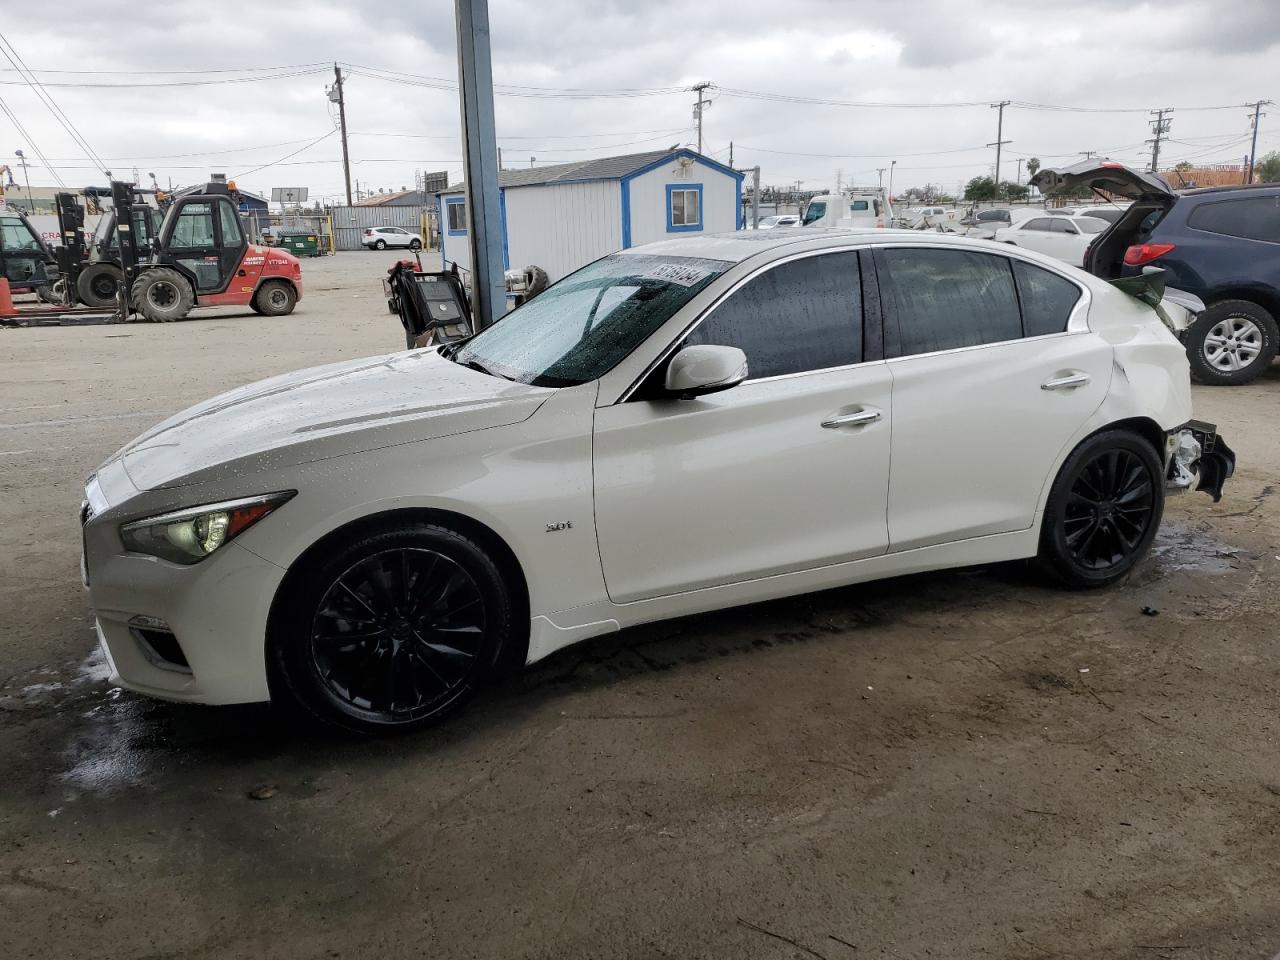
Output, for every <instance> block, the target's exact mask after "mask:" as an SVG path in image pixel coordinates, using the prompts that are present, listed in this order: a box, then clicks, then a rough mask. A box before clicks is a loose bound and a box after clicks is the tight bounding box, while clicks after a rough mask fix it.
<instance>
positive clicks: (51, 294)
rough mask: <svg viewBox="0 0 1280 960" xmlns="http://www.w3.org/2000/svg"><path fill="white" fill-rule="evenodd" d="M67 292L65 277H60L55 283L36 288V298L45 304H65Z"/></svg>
mask: <svg viewBox="0 0 1280 960" xmlns="http://www.w3.org/2000/svg"><path fill="white" fill-rule="evenodd" d="M66 292H67V281H66V279H65V278H63V277H59V278H58V279H57V280H55V281H54V282H53V283H44V284H41V285H40V286H38V287H36V296H37V297H39V298H40V299H41V300H43V301H44V302H45V303H51V304H58V305H60V304H65V303H66V302H67V300H66Z"/></svg>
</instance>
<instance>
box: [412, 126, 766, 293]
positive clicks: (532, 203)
mask: <svg viewBox="0 0 1280 960" xmlns="http://www.w3.org/2000/svg"><path fill="white" fill-rule="evenodd" d="M742 177H743V175H742V174H740V173H738V172H737V171H736V170H732V169H730V168H729V167H726V166H725V165H724V164H722V163H717V162H716V161H715V160H712V159H711V158H710V157H705V156H703V155H701V154H699V153H695V152H694V151H692V150H685V149H677V150H660V151H656V152H650V153H635V154H630V155H628V156H623V157H604V158H601V159H597V160H582V161H579V162H576V163H560V164H556V165H554V166H545V167H536V168H533V169H529V170H503V171H502V172H501V173H500V174H499V176H498V186H499V193H498V196H499V201H500V205H499V209H500V211H501V215H502V262H503V266H504V267H508V268H510V267H517V268H519V267H524V266H528V265H531V264H533V265H537V266H539V267H542V268H543V269H544V270H546V271H547V274H548V275H549V276H550V278H551V279H552V280H558V279H559V278H561V277H563V276H565V275H566V274H568V273H572V272H573V271H574V270H576V269H578V267H581V266H582V265H584V264H587V263H590V262H591V261H592V260H595V259H597V258H599V257H602V256H604V255H605V254H608V253H613V252H614V251H615V250H620V249H625V248H627V247H636V246H639V245H641V244H644V243H651V242H653V241H654V240H662V239H666V238H669V237H673V236H679V235H681V234H688V233H724V232H726V231H731V230H737V229H738V228H739V227H741V225H742V224H741V222H740V216H741V210H742ZM465 194H466V185H465V184H457V185H455V186H452V187H450V188H449V189H447V190H443V191H441V192H440V193H439V194H438V195H437V198H436V199H437V202H438V204H439V207H438V209H439V216H440V223H441V225H442V229H441V237H440V253H441V257H442V259H443V261H444V262H445V264H448V263H449V262H451V261H452V262H455V263H457V264H458V265H459V266H460V267H462V268H464V269H470V268H471V262H470V253H471V252H470V246H469V244H468V243H467V241H466V239H465V238H466V236H467V221H466V216H467V215H466V201H465Z"/></svg>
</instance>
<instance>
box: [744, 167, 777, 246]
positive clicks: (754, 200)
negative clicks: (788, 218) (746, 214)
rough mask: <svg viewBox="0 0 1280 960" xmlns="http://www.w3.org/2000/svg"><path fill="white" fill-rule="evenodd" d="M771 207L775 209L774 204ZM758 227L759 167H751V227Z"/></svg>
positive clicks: (754, 228)
mask: <svg viewBox="0 0 1280 960" xmlns="http://www.w3.org/2000/svg"><path fill="white" fill-rule="evenodd" d="M773 209H775V210H777V209H778V208H777V207H776V206H775V207H774V208H773ZM759 227H760V168H759V167H758V166H756V167H752V168H751V229H753V230H756V229H758V228H759Z"/></svg>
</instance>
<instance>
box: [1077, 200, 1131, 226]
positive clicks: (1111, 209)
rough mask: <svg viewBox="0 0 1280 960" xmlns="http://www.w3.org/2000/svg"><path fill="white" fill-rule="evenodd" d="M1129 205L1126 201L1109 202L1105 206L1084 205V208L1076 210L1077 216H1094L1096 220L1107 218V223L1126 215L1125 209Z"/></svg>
mask: <svg viewBox="0 0 1280 960" xmlns="http://www.w3.org/2000/svg"><path fill="white" fill-rule="evenodd" d="M1128 206H1129V205H1128V204H1127V203H1124V204H1109V205H1107V206H1105V207H1084V208H1083V209H1081V210H1078V211H1076V216H1080V217H1093V218H1094V219H1095V220H1105V221H1107V223H1115V222H1116V221H1117V220H1119V219H1120V217H1121V216H1123V215H1124V211H1125V209H1126V208H1127V207H1128Z"/></svg>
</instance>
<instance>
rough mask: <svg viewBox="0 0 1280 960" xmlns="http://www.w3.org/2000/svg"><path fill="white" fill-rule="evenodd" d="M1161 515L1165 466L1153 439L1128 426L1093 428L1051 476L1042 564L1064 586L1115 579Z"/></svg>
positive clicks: (1146, 545)
mask: <svg viewBox="0 0 1280 960" xmlns="http://www.w3.org/2000/svg"><path fill="white" fill-rule="evenodd" d="M1163 514H1164V471H1163V469H1162V467H1161V462H1160V457H1159V456H1158V455H1157V453H1156V451H1155V449H1154V448H1153V447H1152V446H1151V444H1150V443H1149V442H1148V441H1147V440H1145V439H1143V438H1142V437H1140V436H1138V435H1137V434H1134V433H1130V432H1128V431H1125V430H1107V431H1104V432H1102V433H1097V434H1094V435H1093V436H1092V437H1089V438H1088V439H1086V440H1085V441H1084V442H1083V443H1081V444H1080V446H1078V447H1076V449H1075V450H1073V451H1072V453H1071V455H1070V456H1069V457H1067V460H1066V462H1065V463H1064V464H1063V465H1062V469H1061V470H1060V471H1059V472H1058V476H1057V478H1056V479H1055V480H1054V482H1053V488H1052V489H1051V490H1050V492H1049V500H1048V503H1047V504H1046V505H1045V512H1044V523H1043V526H1042V527H1041V530H1040V553H1039V562H1040V565H1041V566H1042V567H1043V568H1044V569H1045V570H1046V572H1048V573H1049V574H1050V575H1051V576H1052V577H1053V578H1054V579H1056V580H1057V581H1058V582H1060V583H1062V584H1064V585H1066V586H1068V587H1077V588H1079V587H1103V586H1106V585H1108V584H1111V583H1115V582H1116V581H1117V580H1119V579H1120V578H1121V577H1123V576H1124V575H1125V574H1127V573H1128V572H1129V571H1130V570H1132V569H1133V567H1134V566H1135V565H1136V564H1137V563H1138V561H1139V560H1141V559H1142V557H1143V556H1144V555H1145V554H1146V552H1147V551H1148V550H1149V549H1150V547H1151V542H1152V541H1153V540H1154V539H1155V536H1156V531H1157V529H1158V528H1159V526H1160V518H1161V516H1162V515H1163Z"/></svg>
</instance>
